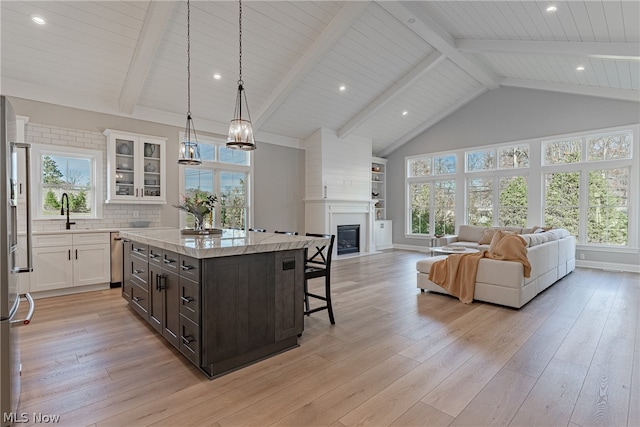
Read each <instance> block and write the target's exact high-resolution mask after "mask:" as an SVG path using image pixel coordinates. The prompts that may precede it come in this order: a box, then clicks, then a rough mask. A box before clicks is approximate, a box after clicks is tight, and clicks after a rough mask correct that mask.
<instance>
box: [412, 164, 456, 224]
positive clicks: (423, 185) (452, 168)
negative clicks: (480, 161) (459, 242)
mask: <svg viewBox="0 0 640 427" xmlns="http://www.w3.org/2000/svg"><path fill="white" fill-rule="evenodd" d="M456 163H457V157H456V155H455V154H444V155H439V156H434V157H433V158H432V157H424V156H421V157H415V158H411V159H409V160H408V161H407V180H408V181H409V187H408V192H409V194H408V206H409V215H408V221H409V224H410V227H409V230H408V231H409V233H410V234H414V235H429V234H431V235H433V234H453V233H455V217H456V215H455V193H456V181H455V179H442V178H444V176H443V175H454V174H455V173H456ZM432 165H433V169H432Z"/></svg>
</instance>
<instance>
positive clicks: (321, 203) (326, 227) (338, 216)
mask: <svg viewBox="0 0 640 427" xmlns="http://www.w3.org/2000/svg"><path fill="white" fill-rule="evenodd" d="M376 202H377V201H376V200H346V199H305V200H304V207H305V229H306V231H307V232H309V233H327V234H337V233H338V225H350V224H359V225H360V230H361V234H360V243H361V250H362V251H364V252H375V245H374V242H373V225H374V221H375V204H376ZM334 251H336V249H335V248H334ZM333 255H334V256H335V255H336V254H335V253H334V254H333Z"/></svg>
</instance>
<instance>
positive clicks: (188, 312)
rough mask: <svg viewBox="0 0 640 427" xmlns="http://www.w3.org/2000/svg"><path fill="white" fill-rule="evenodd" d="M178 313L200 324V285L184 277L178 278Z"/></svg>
mask: <svg viewBox="0 0 640 427" xmlns="http://www.w3.org/2000/svg"><path fill="white" fill-rule="evenodd" d="M180 314H182V315H183V316H185V317H186V318H188V319H189V320H191V321H192V322H193V323H195V324H196V325H199V324H200V285H199V284H197V283H195V282H193V281H191V280H189V279H186V278H184V277H181V278H180Z"/></svg>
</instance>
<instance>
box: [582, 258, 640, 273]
mask: <svg viewBox="0 0 640 427" xmlns="http://www.w3.org/2000/svg"><path fill="white" fill-rule="evenodd" d="M576 267H584V268H597V269H600V270H609V271H623V272H626V273H640V265H632V264H619V263H615V262H600V261H584V260H576Z"/></svg>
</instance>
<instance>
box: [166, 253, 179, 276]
mask: <svg viewBox="0 0 640 427" xmlns="http://www.w3.org/2000/svg"><path fill="white" fill-rule="evenodd" d="M179 263H180V256H179V255H178V254H177V253H175V252H171V251H167V250H165V251H164V252H163V256H162V264H163V265H162V268H164V269H165V270H167V271H171V272H173V273H175V274H178V270H179V269H178V264H179Z"/></svg>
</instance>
